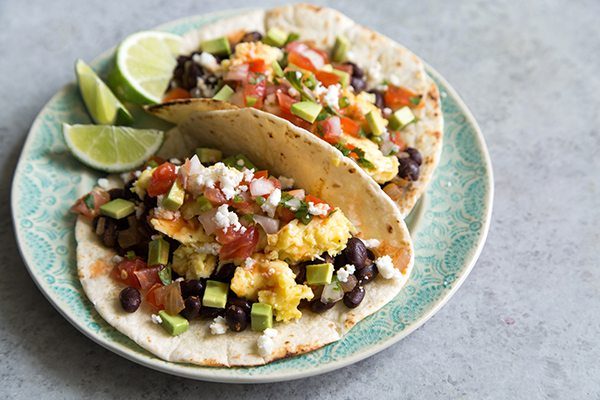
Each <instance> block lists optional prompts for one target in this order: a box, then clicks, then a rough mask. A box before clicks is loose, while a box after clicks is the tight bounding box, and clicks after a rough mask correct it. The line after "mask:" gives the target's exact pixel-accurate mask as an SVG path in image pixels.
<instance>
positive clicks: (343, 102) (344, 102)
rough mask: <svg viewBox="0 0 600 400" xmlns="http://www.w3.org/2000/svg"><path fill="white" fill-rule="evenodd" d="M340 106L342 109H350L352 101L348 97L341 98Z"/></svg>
mask: <svg viewBox="0 0 600 400" xmlns="http://www.w3.org/2000/svg"><path fill="white" fill-rule="evenodd" d="M339 105H340V108H346V107H348V106H349V105H350V99H348V98H347V97H346V96H344V97H341V98H340V102H339Z"/></svg>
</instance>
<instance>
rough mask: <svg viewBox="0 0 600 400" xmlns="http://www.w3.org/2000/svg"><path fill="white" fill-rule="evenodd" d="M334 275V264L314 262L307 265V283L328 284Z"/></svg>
mask: <svg viewBox="0 0 600 400" xmlns="http://www.w3.org/2000/svg"><path fill="white" fill-rule="evenodd" d="M332 276H333V264H331V263H323V264H312V265H307V266H306V283H308V284H309V285H328V284H330V283H331V277H332Z"/></svg>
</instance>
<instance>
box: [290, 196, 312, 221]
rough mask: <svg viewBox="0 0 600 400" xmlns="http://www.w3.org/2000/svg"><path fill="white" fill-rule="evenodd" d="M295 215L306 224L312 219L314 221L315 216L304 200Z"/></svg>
mask: <svg viewBox="0 0 600 400" xmlns="http://www.w3.org/2000/svg"><path fill="white" fill-rule="evenodd" d="M294 215H295V217H296V218H298V219H299V220H300V222H302V223H303V224H304V225H308V223H309V222H310V221H312V218H313V216H312V215H311V214H310V213H309V212H308V204H307V203H306V202H304V201H303V202H302V203H301V205H300V208H298V211H296V212H295V213H294Z"/></svg>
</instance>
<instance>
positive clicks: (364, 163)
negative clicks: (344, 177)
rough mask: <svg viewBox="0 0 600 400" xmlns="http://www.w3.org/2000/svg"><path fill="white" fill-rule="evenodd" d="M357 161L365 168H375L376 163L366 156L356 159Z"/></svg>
mask: <svg viewBox="0 0 600 400" xmlns="http://www.w3.org/2000/svg"><path fill="white" fill-rule="evenodd" d="M356 162H358V165H360V166H363V167H365V168H375V165H373V163H372V162H371V161H369V160H367V159H366V158H364V157H358V160H356Z"/></svg>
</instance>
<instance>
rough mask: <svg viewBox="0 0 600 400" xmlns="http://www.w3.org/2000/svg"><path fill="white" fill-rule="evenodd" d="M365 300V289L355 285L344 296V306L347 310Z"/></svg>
mask: <svg viewBox="0 0 600 400" xmlns="http://www.w3.org/2000/svg"><path fill="white" fill-rule="evenodd" d="M364 298H365V288H363V287H362V286H361V285H356V286H355V287H354V289H352V290H351V291H349V292H348V293H346V294H345V295H344V300H343V301H344V304H345V305H346V307H348V308H356V307H358V305H359V304H360V303H361V302H362V301H363V299H364Z"/></svg>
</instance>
